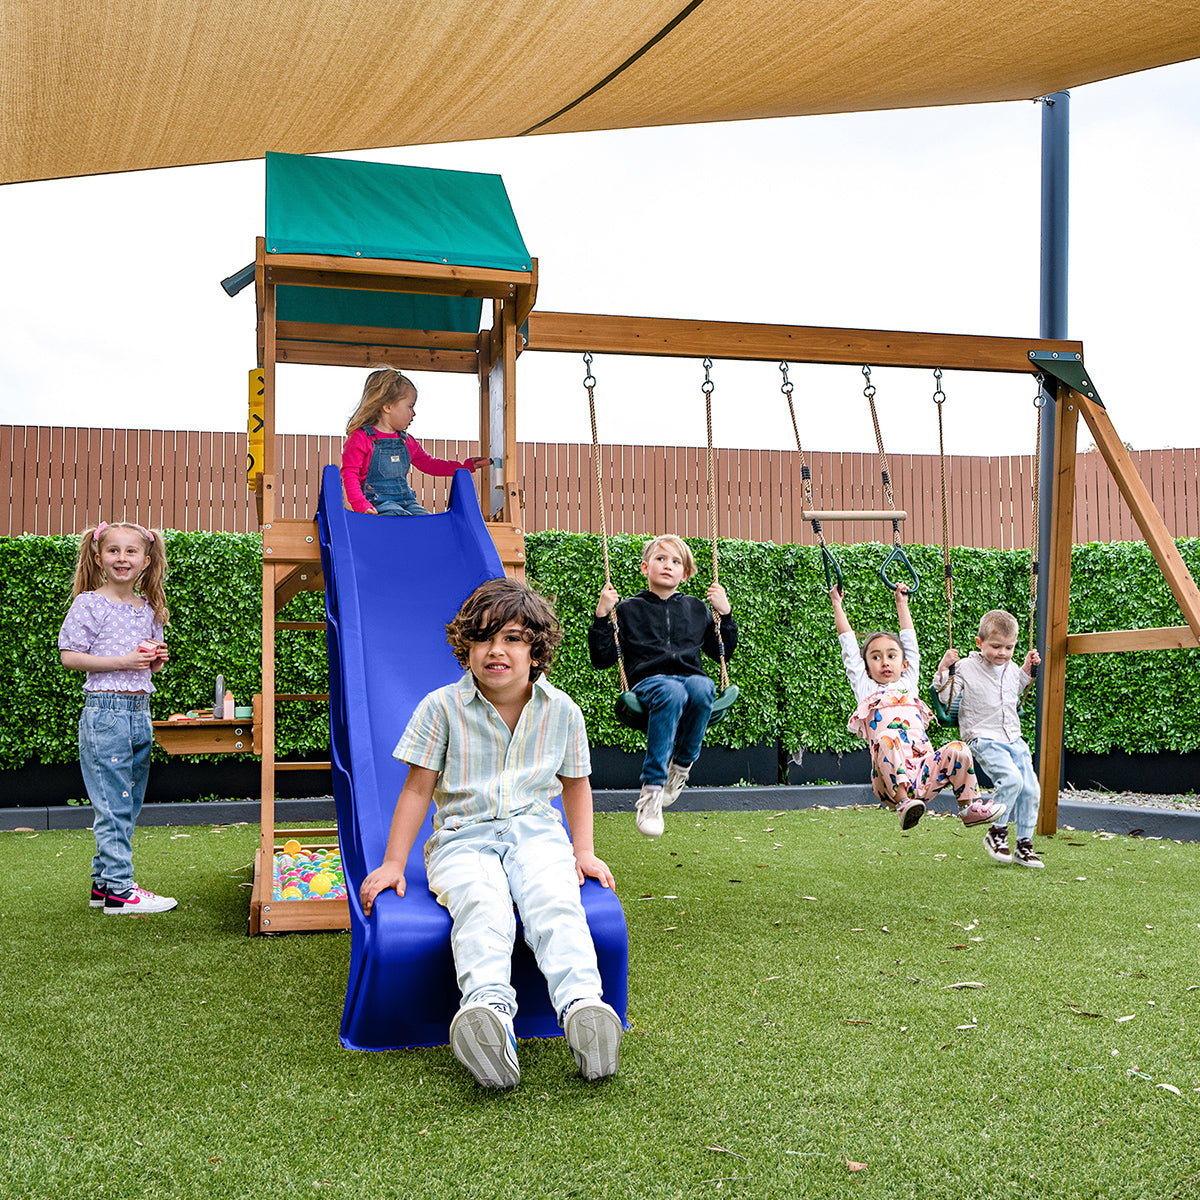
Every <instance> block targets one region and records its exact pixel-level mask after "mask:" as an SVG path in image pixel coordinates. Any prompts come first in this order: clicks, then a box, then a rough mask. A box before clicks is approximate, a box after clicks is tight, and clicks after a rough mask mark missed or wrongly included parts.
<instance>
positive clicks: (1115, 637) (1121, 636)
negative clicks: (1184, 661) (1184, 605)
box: [1067, 625, 1200, 654]
mask: <svg viewBox="0 0 1200 1200" xmlns="http://www.w3.org/2000/svg"><path fill="white" fill-rule="evenodd" d="M1197 646H1200V638H1197V636H1196V634H1195V633H1193V632H1192V630H1191V629H1190V628H1188V626H1186V625H1173V626H1166V627H1160V628H1157V629H1117V630H1112V631H1110V632H1107V633H1072V634H1070V635H1069V636H1068V638H1067V653H1068V654H1109V653H1112V652H1113V651H1118V650H1190V649H1194V648H1195V647H1197Z"/></svg>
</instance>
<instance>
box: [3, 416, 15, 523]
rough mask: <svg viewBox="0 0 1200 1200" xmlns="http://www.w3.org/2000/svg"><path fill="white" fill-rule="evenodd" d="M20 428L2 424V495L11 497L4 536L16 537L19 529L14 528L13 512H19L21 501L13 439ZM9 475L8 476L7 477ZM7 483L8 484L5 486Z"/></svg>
mask: <svg viewBox="0 0 1200 1200" xmlns="http://www.w3.org/2000/svg"><path fill="white" fill-rule="evenodd" d="M18 428H19V426H18V427H14V426H12V425H0V488H2V489H3V490H2V491H0V495H6V496H8V497H9V498H10V499H9V505H8V512H7V513H6V514H5V518H6V519H5V521H4V524H3V536H4V537H15V536H16V534H17V532H18V531H17V530H14V528H13V521H12V519H13V514H14V513H16V512H19V511H20V509H19V503H18V502H17V497H18V494H19V493H18V491H17V489H16V488H15V487H14V485H13V484H14V481H13V474H14V467H15V465H16V455H15V454H14V453H13V439H14V437H15V436H16V430H17V429H18ZM6 477H7V478H6ZM5 484H7V486H4V485H5Z"/></svg>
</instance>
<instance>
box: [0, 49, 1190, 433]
mask: <svg viewBox="0 0 1200 1200" xmlns="http://www.w3.org/2000/svg"><path fill="white" fill-rule="evenodd" d="M931 69H936V64H931ZM1040 130H1041V106H1040V105H1038V104H1035V103H1032V102H1022V103H1013V104H1000V105H977V106H970V107H961V108H942V109H923V110H909V111H900V112H888V113H865V114H855V115H849V116H832V117H801V118H794V119H784V120H773V121H754V122H739V123H733V124H727V125H695V126H683V127H676V128H665V129H652V130H630V131H622V132H615V133H594V134H577V135H565V136H553V137H534V138H525V139H511V140H503V141H492V142H476V143H460V144H457V145H451V146H436V147H413V148H402V149H398V150H374V151H368V152H363V153H361V154H357V155H355V156H354V157H359V158H365V159H370V160H374V161H380V162H402V163H410V164H415V165H427V166H438V167H448V168H455V169H461V170H479V171H490V172H495V173H498V174H500V175H502V176H503V178H504V181H505V184H506V186H507V189H508V193H509V196H510V198H511V200H512V205H513V209H514V211H515V213H516V216H517V221H518V223H519V225H520V226H521V230H522V233H523V234H524V237H525V241H526V244H527V245H528V247H529V249H530V252H531V253H532V254H534V255H535V256H537V258H538V259H539V264H540V270H539V274H540V286H539V293H538V308H540V309H544V310H574V311H580V312H597V313H603V312H612V313H623V314H633V315H639V316H664V317H688V318H699V319H712V320H732V321H739V320H744V321H761V322H772V323H783V324H800V325H834V326H839V325H841V326H854V327H864V328H883V329H901V330H922V331H938V332H952V333H980V334H995V335H1004V336H1036V335H1037V332H1038V287H1039V282H1038V253H1039V219H1040V214H1039V208H1040V199H1039V195H1040V193H1039V189H1040ZM1198 214H1200V63H1198V62H1192V63H1185V64H1181V65H1178V66H1174V67H1166V68H1162V69H1160V70H1157V71H1151V72H1144V73H1142V74H1139V75H1134V76H1127V77H1125V78H1123V79H1118V80H1113V81H1110V82H1106V83H1100V84H1093V85H1090V86H1088V87H1083V88H1078V89H1076V90H1074V91H1073V93H1072V96H1071V225H1070V229H1071V243H1070V303H1069V319H1068V326H1069V333H1070V336H1071V337H1073V338H1079V339H1081V340H1082V341H1083V343H1084V349H1085V359H1086V362H1087V366H1088V369H1089V371H1090V373H1091V377H1092V380H1093V381H1094V383H1095V384H1096V386H1097V388H1098V389H1099V392H1100V395H1101V397H1102V399H1103V400H1104V401H1105V403H1106V404H1107V406H1108V408H1109V411H1110V413H1111V415H1112V419H1113V422H1114V424H1115V426H1116V428H1117V430H1118V432H1119V433H1120V435H1121V437H1122V438H1123V439H1125V440H1126V441H1128V442H1130V443H1131V444H1132V445H1133V446H1134V447H1135V448H1138V449H1144V448H1150V447H1158V446H1200V408H1198V405H1197V402H1196V398H1195V396H1194V393H1193V388H1192V386H1191V370H1190V367H1191V364H1190V362H1189V351H1188V350H1187V347H1188V346H1189V345H1194V342H1193V341H1192V339H1193V338H1194V337H1195V331H1196V329H1197V325H1198V322H1197V316H1198V315H1200V313H1198V309H1200V305H1198V303H1197V299H1196V296H1197V292H1196V281H1197V279H1198V278H1200V235H1198V233H1197V215H1198ZM263 223H264V218H263V165H262V163H261V161H256V162H250V163H232V164H224V165H218V166H206V167H184V168H175V169H172V170H163V171H147V172H138V173H132V174H126V175H110V176H101V177H94V178H86V179H70V180H59V181H53V182H47V183H30V184H11V185H8V186H7V187H3V188H0V229H3V230H4V231H5V233H4V237H3V240H4V250H5V255H4V256H5V260H6V268H7V269H6V271H5V277H6V279H7V282H8V286H7V287H6V288H5V289H4V290H3V292H2V294H0V327H2V328H3V331H4V332H3V336H2V338H0V423H3V424H43V425H54V424H66V425H106V426H113V425H116V426H122V427H124V426H128V427H134V428H191V429H228V430H234V429H241V428H244V425H245V419H246V394H247V385H246V376H247V371H248V370H249V369H250V368H251V367H253V366H254V363H255V351H254V345H255V331H254V302H253V289H252V288H248V289H246V290H245V291H244V292H242V293H241V295H239V296H238V297H237V298H236V299H234V300H230V299H229V298H228V297H226V295H225V293H224V292H223V291H222V290H221V288H220V286H219V280H220V279H221V278H222V277H223V276H225V275H228V274H230V273H232V272H233V271H234V270H236V269H238V268H240V267H241V266H243V265H244V264H245V263H247V262H249V261H250V260H251V259H252V258H253V256H254V239H255V237H256V236H257V235H259V234H261V233H262V232H263ZM1168 364H1170V365H1169V366H1168ZM1164 368H1166V369H1164ZM594 370H595V373H596V375H597V379H598V381H599V386H598V400H599V405H600V413H599V423H600V436H601V438H602V440H604V441H614V442H634V443H637V442H642V443H647V444H657V443H666V444H702V443H703V441H704V413H703V403H702V397H701V394H700V389H699V385H700V381H701V379H702V377H703V376H702V371H701V369H700V367H699V365H698V363H696V362H695V361H691V362H688V361H684V360H653V359H645V358H631V359H624V360H622V359H617V358H612V357H609V356H600V357H598V358H597V360H596V363H595V367H594ZM583 373H584V372H583V367H582V364H581V362H580V360H579V359H578V358H577V357H575V356H566V355H534V354H526V355H523V356H522V357H521V359H520V362H519V366H518V389H519V391H518V396H519V408H518V436H519V437H520V438H522V439H525V440H535V441H587V440H588V439H589V436H590V431H589V427H588V417H587V406H586V396H585V394H584V392H583V389H582V387H581V386H580V381H581V379H582V377H583ZM362 375H363V373H362V372H359V371H352V370H347V369H339V368H315V367H284V368H282V369H281V372H280V403H279V427H280V429H281V431H283V432H302V433H340V432H341V431H342V429H343V428H344V424H345V420H346V417H347V416H348V415H349V413H350V411H351V409H352V408H353V407H354V404H355V401H356V400H357V398H358V395H359V393H360V391H361V386H362ZM713 376H714V379H715V381H716V385H717V386H716V392H715V395H714V403H715V418H714V426H715V428H714V436H715V440H716V441H717V443H718V444H719V445H731V446H761V447H788V446H793V445H794V442H793V441H792V433H791V426H790V423H789V421H788V417H787V409H786V406H785V404H784V402H783V399H782V397H781V395H780V392H779V383H780V377H779V371H778V369H777V366H776V365H775V364H774V363H762V364H734V363H721V362H718V363H717V364H716V366H715V367H714V372H713ZM792 378H793V380H794V381H795V382H796V385H797V388H796V398H797V401H798V402H799V411H800V416H801V436H802V438H803V440H804V445H805V449H806V450H809V449H811V450H817V449H846V450H869V449H873V448H874V441H873V436H872V431H871V425H870V420H869V416H868V413H867V409H866V404H865V402H864V401H863V399H862V384H863V381H862V377H861V375H860V373H859V370H858V368H857V367H828V368H822V367H796V368H794V369H793V371H792ZM874 381H875V383H876V385H877V387H878V397H877V401H878V404H879V408H880V418H881V422H882V424H883V428H884V434H885V438H886V443H887V449H888V450H889V451H890V452H894V453H920V452H927V453H931V452H935V451H936V449H937V441H936V427H935V424H934V422H935V416H934V406H933V404H932V403H931V400H930V397H931V395H932V390H933V388H932V383H933V380H932V374H931V373H930V372H927V371H904V370H898V369H892V370H886V369H877V370H876V371H875V375H874ZM417 382H418V385H419V387H420V389H421V402H420V404H419V406H418V409H417V418H416V421H415V423H414V425H413V427H412V432H413V433H414V434H415V435H416V436H417V437H418V438H419V437H421V436H422V435H424V436H426V437H470V436H474V434H475V433H476V429H477V426H476V423H477V402H476V399H475V390H474V382H473V380H471V379H468V378H464V377H457V376H436V375H423V376H417ZM944 386H945V389H946V391H947V393H948V397H949V403H948V404H947V406H946V421H947V426H948V428H947V439H948V449H949V450H951V451H952V452H958V453H971V454H993V453H1000V454H1010V453H1028V452H1029V451H1030V450H1031V447H1032V442H1033V429H1034V414H1033V407H1032V398H1033V388H1032V386H1031V384H1030V382H1029V381H1028V380H1026V379H1025V378H1024V377H1016V378H1013V377H1007V376H1006V377H989V376H985V375H977V374H970V373H949V374H948V375H947V376H946V379H945V383H944ZM1087 440H1088V438H1087V436H1086V434H1085V435H1084V436H1083V437H1082V438H1081V443H1085V442H1086V441H1087Z"/></svg>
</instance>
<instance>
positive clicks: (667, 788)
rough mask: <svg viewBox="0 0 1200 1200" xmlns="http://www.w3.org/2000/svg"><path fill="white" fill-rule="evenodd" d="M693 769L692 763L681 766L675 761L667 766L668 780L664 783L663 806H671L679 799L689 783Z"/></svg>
mask: <svg viewBox="0 0 1200 1200" xmlns="http://www.w3.org/2000/svg"><path fill="white" fill-rule="evenodd" d="M691 771H692V764H691V763H688V765H687V766H686V767H681V766H680V765H679V764H678V763H676V762H673V763H671V765H670V766H669V767H667V782H666V783H665V784H664V785H663V793H662V802H663V808H670V807H671V805H672V804H674V803H675V801H676V800H678V799H679V793H680V792H682V791H683V789H684V787H685V786H686V785H687V781H688V776H689V775H690V774H691Z"/></svg>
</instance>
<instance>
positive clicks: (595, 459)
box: [583, 351, 629, 692]
mask: <svg viewBox="0 0 1200 1200" xmlns="http://www.w3.org/2000/svg"><path fill="white" fill-rule="evenodd" d="M583 365H584V367H585V369H586V370H587V374H586V375H585V376H584V378H583V386H584V387H585V388H587V395H588V414H589V416H590V417H591V419H592V466H593V468H594V469H595V474H596V499H597V501H598V503H599V507H600V545H601V548H602V549H603V551H604V586H605V587H611V586H612V569H611V567H610V565H609V560H608V517H607V514H606V513H605V509H604V481H603V479H602V478H601V476H600V435H599V433H598V432H597V429H596V376H595V375H594V374H592V355H591V352H590V351H585V352H584V355H583ZM608 619H609V622H610V623H611V625H612V631H613V643H614V644H615V646H616V648H617V674H618V675H619V676H620V680H621V691H622V692H627V691H629V680H628V678H627V677H626V675H625V659H624V658H623V657H622V655H621V635H620V632H619V629H618V626H617V609H616V606H615V605H614V606H613V608H612V610H611V611H610V612H609V614H608Z"/></svg>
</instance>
